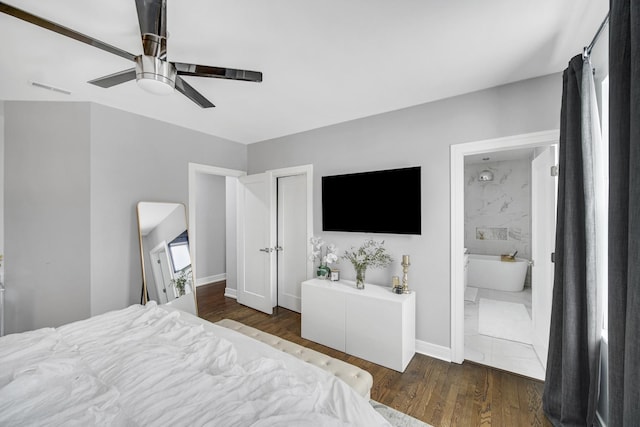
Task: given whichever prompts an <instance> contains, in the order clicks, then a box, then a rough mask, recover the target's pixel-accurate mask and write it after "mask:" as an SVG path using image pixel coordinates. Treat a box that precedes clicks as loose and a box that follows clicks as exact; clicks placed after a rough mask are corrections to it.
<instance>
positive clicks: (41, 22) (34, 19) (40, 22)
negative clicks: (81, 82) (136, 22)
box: [0, 2, 136, 61]
mask: <svg viewBox="0 0 640 427" xmlns="http://www.w3.org/2000/svg"><path fill="white" fill-rule="evenodd" d="M0 12H2V13H6V14H7V15H11V16H13V17H16V18H18V19H22V20H23V21H26V22H29V23H31V24H34V25H37V26H38V27H42V28H45V29H47V30H50V31H53V32H55V33H58V34H62V35H63V36H67V37H70V38H72V39H74V40H77V41H79V42H82V43H86V44H88V45H90V46H93V47H97V48H98V49H102V50H104V51H107V52H110V53H113V54H114V55H118V56H121V57H123V58H125V59H128V60H130V61H135V60H136V55H133V54H131V53H129V52H126V51H124V50H122V49H120V48H117V47H115V46H111V45H110V44H107V43H104V42H101V41H100V40H96V39H94V38H93V37H89V36H87V35H84V34H82V33H79V32H77V31H74V30H72V29H70V28H67V27H63V26H62V25H58V24H56V23H55V22H51V21H48V20H46V19H44V18H40V17H39V16H35V15H33V14H31V13H29V12H26V11H24V10H21V9H18V8H15V7H13V6H10V5H8V4H6V3H4V2H0Z"/></svg>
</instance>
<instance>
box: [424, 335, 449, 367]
mask: <svg viewBox="0 0 640 427" xmlns="http://www.w3.org/2000/svg"><path fill="white" fill-rule="evenodd" d="M416 353H420V354H424V355H425V356H429V357H433V358H435V359H440V360H444V361H445V362H451V349H450V348H449V347H443V346H441V345H436V344H431V343H428V342H426V341H421V340H416Z"/></svg>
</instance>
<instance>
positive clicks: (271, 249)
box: [258, 248, 273, 253]
mask: <svg viewBox="0 0 640 427" xmlns="http://www.w3.org/2000/svg"><path fill="white" fill-rule="evenodd" d="M258 250H259V251H260V252H267V253H269V252H272V251H273V248H262V249H258Z"/></svg>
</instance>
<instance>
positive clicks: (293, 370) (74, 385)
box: [0, 302, 389, 427]
mask: <svg viewBox="0 0 640 427" xmlns="http://www.w3.org/2000/svg"><path fill="white" fill-rule="evenodd" d="M195 319H197V320H195ZM0 425H2V426H36V425H47V426H58V425H60V426H62V425H64V426H83V427H84V426H163V427H164V426H225V427H227V426H256V427H260V426H287V427H289V426H345V425H362V426H378V425H379V426H388V425H389V424H388V423H387V422H386V420H384V418H382V417H381V416H380V415H379V414H378V413H377V412H376V411H375V410H374V409H373V408H372V407H371V405H370V404H369V402H367V401H366V400H365V399H364V398H362V396H360V395H358V394H357V393H356V392H355V391H353V390H352V389H351V388H350V387H349V386H348V385H346V384H345V383H343V382H342V381H340V380H338V379H337V378H335V377H334V376H333V375H331V374H329V373H327V372H325V371H323V370H321V369H319V368H317V367H315V366H312V365H309V364H306V363H305V362H302V361H300V360H298V359H296V358H294V357H292V356H290V355H287V354H284V353H282V352H279V351H277V350H275V349H273V348H271V347H269V346H267V345H266V344H263V343H261V342H258V341H256V340H252V339H250V338H248V337H245V336H243V335H241V334H238V333H237V332H235V331H231V330H228V329H225V328H222V327H219V326H217V325H213V324H211V323H208V322H206V321H203V320H201V319H198V318H195V316H191V317H189V315H188V314H186V313H184V312H180V311H177V310H169V309H166V308H163V307H162V306H157V305H156V304H155V303H154V302H150V303H148V304H147V305H145V306H141V305H132V306H130V307H128V308H125V309H122V310H117V311H113V312H109V313H105V314H102V315H99V316H95V317H92V318H89V319H87V320H83V321H79V322H74V323H70V324H68V325H64V326H61V327H59V328H44V329H39V330H35V331H30V332H24V333H20V334H13V335H8V336H6V337H3V338H0Z"/></svg>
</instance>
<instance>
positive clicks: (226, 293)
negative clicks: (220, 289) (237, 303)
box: [224, 288, 238, 299]
mask: <svg viewBox="0 0 640 427" xmlns="http://www.w3.org/2000/svg"><path fill="white" fill-rule="evenodd" d="M224 296H225V297H229V298H233V299H238V294H237V291H236V290H235V289H232V288H224Z"/></svg>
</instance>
